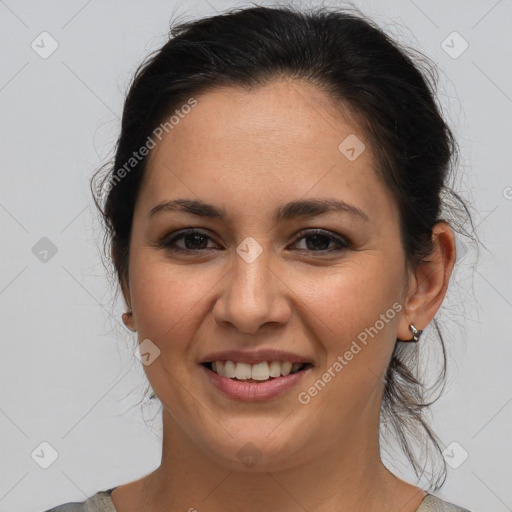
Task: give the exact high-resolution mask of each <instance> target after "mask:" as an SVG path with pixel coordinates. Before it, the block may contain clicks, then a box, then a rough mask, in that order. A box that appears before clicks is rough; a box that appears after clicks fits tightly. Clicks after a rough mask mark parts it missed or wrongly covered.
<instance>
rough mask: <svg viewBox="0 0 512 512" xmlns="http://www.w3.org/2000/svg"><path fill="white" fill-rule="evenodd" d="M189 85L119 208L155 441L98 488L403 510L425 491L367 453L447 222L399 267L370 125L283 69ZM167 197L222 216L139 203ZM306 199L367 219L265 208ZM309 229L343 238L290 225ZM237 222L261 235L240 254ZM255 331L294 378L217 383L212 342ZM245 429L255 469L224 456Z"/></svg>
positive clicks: (170, 498)
mask: <svg viewBox="0 0 512 512" xmlns="http://www.w3.org/2000/svg"><path fill="white" fill-rule="evenodd" d="M196 99H197V100H198V104H197V106H195V107H194V108H193V109H191V112H190V113H189V114H187V115H186V116H185V118H184V119H182V120H180V122H179V124H177V125H176V126H174V128H173V129H172V130H171V131H169V133H168V134H166V135H165V136H164V138H163V139H162V141H161V142H159V143H158V145H157V146H156V147H155V148H154V149H153V150H152V152H151V154H150V158H149V161H148V165H147V168H146V174H145V176H144V180H143V184H142V188H141V190H140V194H139V196H138V199H137V203H136V208H135V212H134V223H133V229H132V235H131V241H130V263H129V274H128V280H127V281H126V282H124V283H122V288H123V293H124V297H125V299H126V302H127V304H128V305H129V306H131V308H132V310H133V315H132V316H131V317H129V318H127V319H126V320H125V322H126V324H127V326H128V327H129V328H131V329H133V330H136V331H137V333H138V338H139V342H141V341H142V340H145V339H150V340H151V342H152V343H154V344H155V345H156V346H157V347H158V349H159V350H160V355H159V356H158V357H157V358H156V359H155V360H154V361H153V362H152V363H151V364H149V365H147V366H144V370H145V372H146V375H147V377H148V380H149V382H150V384H151V386H152V388H153V390H154V392H155V393H156V395H157V396H158V398H159V399H160V401H161V402H162V405H163V428H164V429H163V451H162V461H161V465H160V466H159V467H158V468H157V469H156V470H155V471H154V472H152V473H150V474H149V475H146V476H144V477H143V478H141V479H139V480H137V481H134V482H130V483H128V484H125V485H121V486H119V487H118V488H117V489H116V490H115V491H113V493H112V500H113V502H114V505H115V507H116V509H117V510H118V511H119V512H129V511H132V510H133V511H134V510H139V511H140V510H143V511H156V510H166V511H186V510H190V509H191V508H192V507H193V508H195V509H196V510H198V511H199V512H207V511H211V512H214V511H215V512H218V511H220V510H244V511H249V512H256V511H257V512H261V510H268V511H270V510H279V511H280V512H292V511H301V512H302V511H304V510H307V511H308V512H331V511H332V512H334V511H336V512H340V511H359V510H360V511H363V510H364V511H366V512H368V511H370V512H371V511H375V512H376V511H379V512H384V511H388V510H401V512H412V511H414V510H416V508H417V507H418V505H419V504H420V502H421V500H422V499H423V497H424V496H425V492H424V491H422V490H420V489H419V488H417V487H415V486H413V485H411V484H409V483H406V482H404V481H403V480H400V479H398V478H397V477H395V476H394V475H393V474H392V473H390V472H389V471H388V470H387V469H386V468H385V467H384V465H383V464H382V462H381V460H380V457H379V440H378V432H379V412H380V406H381V401H382V392H383V387H384V382H383V376H384V374H385V372H386V368H387V366H388V364H389V361H390V358H391V355H392V352H393V348H394V345H395V343H396V339H397V338H399V339H404V340H407V339H410V338H411V333H410V331H409V329H408V326H409V324H410V323H413V324H414V325H415V326H416V327H417V328H419V329H423V328H424V327H425V326H426V325H427V324H428V323H429V322H430V321H431V320H432V318H433V317H434V315H435V313H436V311H437V310H438V308H439V306H440V305H441V302H442V300H443V298H444V296H445V293H446V289H447V285H448V281H449V277H450V274H451V270H452V267H453V264H454V260H455V244H454V237H453V231H452V230H451V228H450V227H449V226H448V225H447V224H446V223H439V224H437V225H436V226H435V229H434V232H433V241H434V246H435V251H434V253H433V254H432V256H431V258H430V262H429V263H424V264H421V265H419V266H417V267H415V268H411V267H410V266H409V265H407V263H406V260H405V255H404V251H403V246H402V244H401V241H400V234H399V213H398V209H397V205H396V204H395V201H394V199H393V197H392V195H391V192H390V191H389V189H388V188H387V187H386V185H385V184H384V183H383V182H382V180H381V179H380V178H379V176H378V175H377V173H376V161H375V159H374V156H373V153H372V151H371V144H370V141H369V140H367V139H366V138H365V136H364V134H363V133H362V131H361V130H360V128H359V127H358V125H357V123H356V122H355V121H354V120H353V118H352V117H351V116H350V115H349V113H348V111H346V110H343V109H342V106H340V105H339V104H338V106H335V105H334V104H333V103H332V102H331V101H330V100H329V99H328V98H327V97H326V96H325V95H324V93H323V92H321V91H320V90H319V89H317V88H316V87H315V86H313V85H311V84H308V83H305V82H302V81H298V80H287V79H280V80H278V81H275V82H273V83H271V84H270V85H266V86H264V87H261V88H259V89H257V90H252V91H250V92H249V91H246V90H243V89H238V88H227V87H224V88H218V89H216V90H210V91H208V92H206V93H204V94H202V95H198V96H196ZM342 114H344V115H342ZM350 134H356V135H357V137H358V138H359V139H360V140H362V141H363V142H364V143H365V144H366V150H365V151H363V153H362V154H361V155H360V156H359V157H358V158H356V159H355V160H354V161H349V160H348V159H347V158H346V157H345V156H344V155H343V154H342V153H341V152H340V151H339V150H338V146H339V144H340V143H341V142H342V141H343V140H344V139H345V138H346V137H347V136H348V135H350ZM175 198H190V199H202V200H203V201H206V202H208V203H214V204H216V205H219V206H223V207H224V208H226V210H227V212H228V215H229V222H226V221H223V220H219V219H211V218H202V217H196V216H194V215H192V214H189V213H182V212H165V213H160V214H157V215H155V216H154V217H153V218H151V219H148V212H149V211H150V210H151V208H153V207H154V206H155V205H156V204H158V203H160V202H161V201H165V200H170V199H175ZM306 198H307V199H310V198H335V199H341V200H343V201H345V202H347V203H349V204H350V205H353V206H355V207H357V208H359V209H361V210H362V211H363V212H364V213H365V214H366V215H367V217H368V220H367V221H365V220H363V219H362V218H359V217H358V216H356V215H353V214H350V213H346V212H330V213H327V214H324V215H322V216H319V217H312V218H294V219H291V220H286V221H281V222H279V223H275V222H273V220H272V212H273V211H274V209H275V208H277V207H278V206H280V205H282V204H284V203H286V202H288V201H292V200H299V199H306ZM188 227H194V228H197V229H198V230H199V231H201V233H202V234H203V235H206V236H207V237H209V238H200V239H199V241H197V240H194V238H193V237H189V238H188V245H186V244H187V239H183V238H181V239H179V240H178V241H177V242H176V244H177V245H178V247H181V248H183V249H185V250H186V249H187V247H189V248H192V249H194V248H198V251H199V252H195V253H194V252H192V251H191V250H190V249H189V253H188V254H187V253H180V252H173V251H172V250H171V249H170V248H163V247H158V245H157V244H158V242H159V241H160V240H161V239H163V238H165V237H166V236H167V238H170V237H168V235H169V234H172V233H175V234H176V233H177V232H178V231H180V230H183V229H185V228H188ZM313 228H320V229H323V230H326V231H328V232H329V233H327V235H329V234H331V235H332V236H334V237H336V235H339V236H340V237H343V238H345V239H346V240H348V241H349V242H350V246H349V247H348V248H341V249H339V247H338V245H337V242H336V239H334V240H332V241H330V239H329V238H321V239H319V240H317V241H316V240H315V239H314V237H313V239H312V238H311V236H312V235H314V233H312V232H310V233H301V231H303V230H312V229H313ZM304 234H308V235H309V236H308V237H307V238H302V237H303V236H304ZM246 237H253V238H254V239H255V240H256V241H257V242H258V244H259V245H260V246H261V248H262V251H263V252H262V253H261V254H260V255H259V256H258V258H257V259H256V260H255V261H253V262H252V263H247V262H246V261H245V260H244V259H242V258H241V257H240V256H239V255H238V253H237V252H236V248H237V246H238V245H239V244H240V243H241V242H242V241H243V240H244V239H245V238H246ZM315 241H316V245H315ZM322 244H325V245H322ZM337 248H338V249H339V250H338V251H336V249H337ZM394 303H399V304H400V305H401V307H402V309H401V311H400V312H399V313H397V314H396V315H395V316H394V318H393V319H391V320H389V321H388V322H387V323H385V326H384V328H382V329H381V330H380V331H379V332H378V334H377V335H375V336H374V337H373V338H370V339H369V342H368V344H367V345H366V346H364V347H363V348H362V350H361V351H360V352H359V353H358V354H357V355H356V356H354V358H353V359H352V360H351V361H350V362H349V363H348V364H347V365H346V366H345V367H344V368H343V370H342V371H341V372H340V373H339V374H337V375H336V377H334V378H332V380H331V381H330V382H329V383H328V384H327V385H326V386H325V387H324V388H323V389H322V391H321V392H319V393H318V394H317V396H315V397H313V398H312V399H311V401H310V402H309V403H308V404H306V405H303V404H301V403H299V401H298V399H297V394H298V393H299V392H300V391H304V390H307V389H308V388H309V387H310V386H312V385H313V383H314V382H315V381H317V380H318V379H319V378H321V376H322V374H323V373H324V372H325V371H326V370H327V369H328V368H329V367H330V366H332V365H333V363H334V362H335V361H336V360H337V357H338V356H339V355H343V354H344V353H345V352H346V351H347V350H348V349H349V348H350V345H351V343H352V341H353V340H355V339H356V338H357V336H358V334H359V333H361V332H362V331H364V330H365V328H368V327H369V326H374V325H375V323H376V321H377V320H378V319H379V315H381V314H385V313H386V311H387V310H389V309H390V308H391V307H392V305H393V304H394ZM420 342H421V341H420ZM269 347H272V348H279V349H282V350H287V351H292V352H295V353H298V354H301V355H303V356H306V357H308V358H310V360H311V362H312V363H313V365H314V367H313V371H312V372H311V373H310V375H308V376H307V378H305V380H304V381H303V382H302V383H301V384H300V386H299V387H298V388H294V389H292V390H290V391H287V392H286V393H284V394H283V395H280V396H278V397H276V398H273V399H270V400H267V401H263V402H256V403H243V402H236V401H234V400H231V399H229V398H226V397H224V396H222V395H221V394H220V393H219V392H218V391H216V389H215V388H213V386H211V385H210V384H209V383H208V381H207V380H206V379H205V377H204V375H203V370H202V368H201V367H200V366H199V364H198V362H199V361H200V360H201V358H202V357H204V356H205V355H206V354H207V353H209V352H211V351H213V350H224V349H231V348H239V349H246V350H254V349H258V348H269ZM248 442H251V443H253V444H254V445H255V446H256V448H257V450H258V452H259V454H260V455H261V458H260V459H259V460H258V461H257V463H256V464H255V465H254V466H253V467H252V468H249V467H247V466H246V465H245V464H243V463H242V461H241V460H240V459H239V458H238V456H237V452H238V451H239V450H240V449H241V448H242V447H243V446H244V445H246V443H248Z"/></svg>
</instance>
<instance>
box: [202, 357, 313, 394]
mask: <svg viewBox="0 0 512 512" xmlns="http://www.w3.org/2000/svg"><path fill="white" fill-rule="evenodd" d="M201 366H202V368H203V369H204V372H205V373H206V376H207V378H208V380H209V382H210V383H211V384H213V386H214V387H215V388H216V389H217V390H218V391H220V392H221V393H222V394H223V395H225V396H227V397H228V398H231V399H234V400H242V401H253V400H267V399H270V398H273V397H276V396H277V395H280V394H281V393H283V392H285V391H287V390H289V389H290V388H292V387H294V386H295V385H297V384H298V383H299V382H300V381H301V380H302V379H303V378H304V376H305V375H306V374H308V373H309V371H310V370H311V368H312V367H313V366H312V365H311V364H310V363H292V362H290V361H285V362H283V361H268V362H267V361H262V362H260V363H256V364H249V363H242V362H235V361H212V362H210V363H203V364H201Z"/></svg>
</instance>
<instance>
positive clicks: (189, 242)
mask: <svg viewBox="0 0 512 512" xmlns="http://www.w3.org/2000/svg"><path fill="white" fill-rule="evenodd" d="M181 239H183V240H184V241H185V247H180V246H178V245H176V242H177V241H178V240H181ZM207 239H210V240H211V239H212V238H211V237H209V236H208V235H206V234H204V233H203V232H201V231H197V230H196V229H186V230H184V231H181V232H180V233H179V234H178V235H176V236H174V237H172V238H166V239H164V240H163V241H162V242H161V243H160V244H159V245H160V246H161V247H164V248H166V249H170V250H175V251H182V252H197V251H200V250H201V249H205V247H204V245H205V244H204V241H205V240H207ZM196 246H199V247H196Z"/></svg>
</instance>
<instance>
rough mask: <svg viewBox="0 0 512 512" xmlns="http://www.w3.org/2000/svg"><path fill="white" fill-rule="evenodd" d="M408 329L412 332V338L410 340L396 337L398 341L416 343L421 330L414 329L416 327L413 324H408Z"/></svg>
mask: <svg viewBox="0 0 512 512" xmlns="http://www.w3.org/2000/svg"><path fill="white" fill-rule="evenodd" d="M409 330H410V331H411V332H412V338H411V339H410V340H401V339H398V341H405V342H414V343H417V342H418V341H419V340H420V337H421V333H422V332H423V331H422V330H420V329H416V327H415V326H414V325H413V324H409Z"/></svg>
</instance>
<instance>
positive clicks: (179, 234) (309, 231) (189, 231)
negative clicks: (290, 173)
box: [156, 227, 352, 254]
mask: <svg viewBox="0 0 512 512" xmlns="http://www.w3.org/2000/svg"><path fill="white" fill-rule="evenodd" d="M194 234H198V235H201V236H204V237H205V238H208V239H210V240H213V241H215V240H214V238H213V237H212V236H210V235H209V234H208V232H207V231H204V230H202V229H200V228H195V227H190V228H184V229H181V230H178V231H175V232H173V233H171V234H169V235H166V236H164V237H163V238H162V239H161V240H160V241H159V242H157V244H156V245H157V246H158V247H161V248H164V249H167V250H171V251H177V252H185V253H189V254H194V253H200V252H203V251H207V250H211V248H210V249H208V248H206V249H184V248H182V247H178V246H176V245H173V244H175V242H176V241H177V240H181V239H182V238H183V237H185V236H187V235H194ZM315 235H320V236H324V237H325V238H328V239H330V241H332V242H336V243H337V244H338V248H334V249H332V248H331V249H324V250H319V251H314V250H308V249H303V250H302V252H303V251H306V252H308V253H319V254H328V253H331V252H341V251H343V250H346V249H350V248H352V243H351V241H350V240H349V239H347V237H345V236H343V235H340V234H338V233H336V232H333V231H329V230H326V229H323V228H304V229H302V230H300V231H299V232H298V233H296V234H295V235H294V241H293V242H292V245H293V244H296V243H297V242H299V241H300V240H302V239H304V238H307V237H311V236H315Z"/></svg>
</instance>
